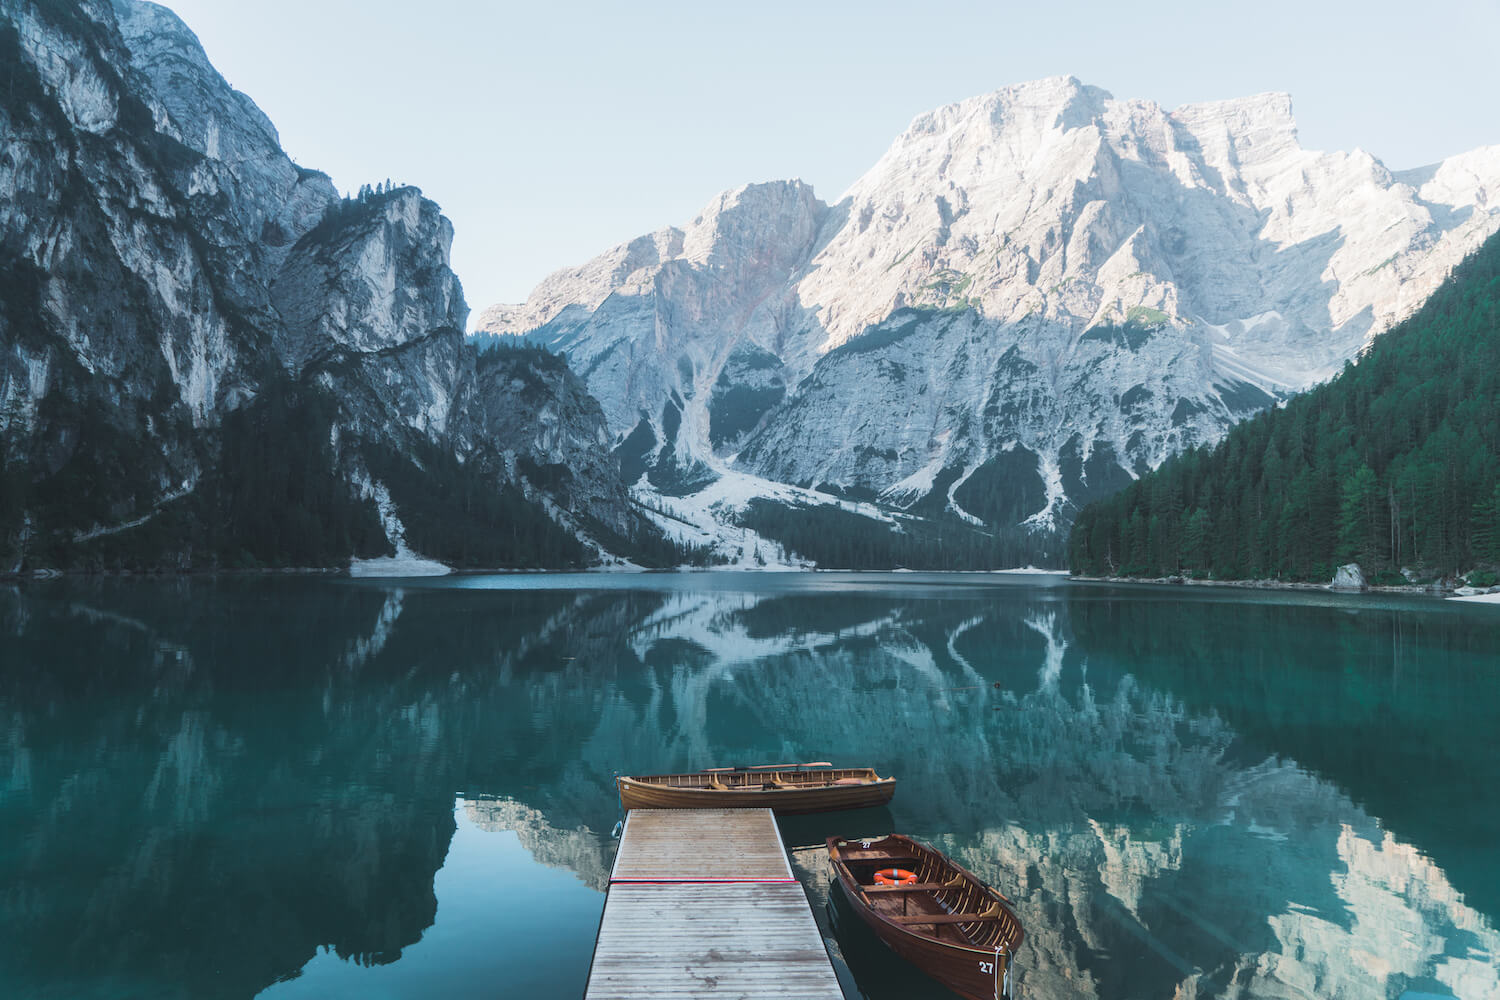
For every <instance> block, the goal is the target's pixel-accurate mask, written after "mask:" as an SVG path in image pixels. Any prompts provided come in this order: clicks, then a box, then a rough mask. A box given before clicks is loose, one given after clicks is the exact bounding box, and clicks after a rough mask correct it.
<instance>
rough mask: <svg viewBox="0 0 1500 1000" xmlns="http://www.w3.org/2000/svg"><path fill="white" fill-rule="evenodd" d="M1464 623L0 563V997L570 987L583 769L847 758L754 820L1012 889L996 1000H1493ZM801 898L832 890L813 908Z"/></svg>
mask: <svg viewBox="0 0 1500 1000" xmlns="http://www.w3.org/2000/svg"><path fill="white" fill-rule="evenodd" d="M1497 719H1500V609H1497V608H1495V607H1493V606H1479V607H1475V606H1472V605H1461V604H1454V603H1451V602H1443V601H1439V600H1435V599H1426V598H1416V597H1412V598H1406V597H1400V598H1393V597H1386V596H1373V595H1365V596H1358V595H1356V596H1339V595H1332V594H1326V593H1279V592H1276V593H1273V592H1259V591H1238V590H1218V589H1208V588H1153V587H1149V586H1137V587H1117V586H1105V585H1090V584H1078V583H1069V582H1066V581H1064V580H1061V579H1058V578H1052V577H1035V576H999V575H962V574H958V575H943V574H857V575H856V574H835V573H813V574H786V575H781V574H741V573H705V574H661V575H657V574H649V575H545V576H522V575H507V576H489V577H459V578H443V579H437V580H420V581H352V580H337V579H324V578H284V579H258V578H255V579H251V578H225V579H186V580H168V581H152V580H120V579H114V580H100V581H88V580H74V579H65V580H52V581H38V582H34V583H26V584H24V585H21V586H16V587H5V588H0V931H3V933H0V995H3V996H5V997H8V998H43V997H46V998H51V997H58V998H63V997H66V998H125V997H130V998H135V997H141V998H145V997H164V998H176V997H183V998H187V997H192V998H200V997H254V996H262V997H265V998H267V1000H289V998H300V997H320V998H321V997H360V998H368V997H376V998H379V997H428V996H455V997H456V996H465V997H481V996H489V997H507V998H528V997H538V998H550V997H579V996H581V995H582V991H583V986H584V982H585V980H586V978H587V975H588V967H589V960H590V956H591V952H592V945H593V939H594V933H595V930H596V929H597V925H598V921H599V916H600V913H601V911H602V908H603V903H604V894H603V893H604V888H605V884H606V881H607V875H608V871H609V866H610V864H611V862H612V860H613V856H614V847H615V843H616V842H615V841H614V840H613V839H612V838H611V830H612V829H613V828H614V826H615V824H616V822H617V821H618V820H619V819H620V814H619V803H618V801H617V799H616V797H615V793H614V785H613V777H612V776H613V774H614V773H615V772H616V771H620V772H623V773H631V772H652V771H663V770H689V769H696V768H699V767H704V766H715V765H733V764H753V763H762V762H767V761H771V760H775V761H811V760H832V761H836V762H838V763H841V764H848V765H863V764H869V765H873V766H874V767H876V768H877V769H879V770H880V771H881V772H882V773H891V774H894V775H896V776H897V778H898V779H899V781H900V784H899V785H898V788H897V791H896V796H895V799H894V801H893V802H892V804H891V805H890V806H889V808H887V809H880V810H868V811H860V812H850V813H831V814H823V815H818V816H811V817H793V818H788V819H785V820H783V822H782V830H783V833H784V835H785V837H786V840H787V843H788V847H789V849H790V854H791V857H792V860H793V866H794V868H795V869H796V870H797V873H798V876H799V878H800V880H801V881H802V884H803V886H804V887H805V888H806V890H807V892H808V895H809V897H810V899H811V901H812V904H813V911H814V913H815V915H816V917H817V919H818V921H819V923H820V926H822V928H823V929H824V932H825V938H826V939H827V942H828V944H829V949H830V953H831V954H832V955H833V957H834V959H835V966H836V968H837V969H838V971H839V974H840V977H841V980H842V981H843V983H844V985H845V990H846V993H847V994H848V996H850V997H860V996H863V997H868V998H870V1000H876V998H898V997H900V998H938V997H947V996H950V994H947V993H945V992H944V991H943V990H942V989H940V988H939V987H937V986H936V985H935V984H933V983H931V981H930V980H927V979H925V978H923V977H922V976H920V975H919V974H917V973H915V972H913V971H912V970H910V969H909V968H907V967H905V966H904V965H903V964H902V963H901V962H899V960H896V959H894V958H893V957H891V956H890V955H889V954H888V953H887V952H885V951H884V949H883V948H882V947H881V946H880V945H879V944H878V943H877V942H874V941H873V940H871V939H870V937H869V935H868V933H867V932H865V931H864V930H863V928H862V927H860V926H859V925H858V924H857V923H855V922H854V921H852V920H851V919H850V918H849V915H848V914H847V912H846V911H845V908H844V905H843V904H842V903H841V902H840V901H839V900H838V899H837V898H835V899H834V900H830V898H829V885H828V877H827V871H826V857H825V853H824V851H823V847H822V841H823V838H824V837H826V836H828V835H830V834H839V835H847V836H869V835H879V834H883V833H887V832H893V831H894V832H901V833H906V834H909V835H911V836H914V837H916V838H918V839H920V840H924V841H927V842H930V843H932V844H934V845H936V846H937V847H939V848H940V849H941V850H943V851H945V852H947V853H948V854H950V855H951V856H952V857H954V858H955V859H956V860H958V861H959V862H960V863H961V864H963V865H965V866H966V867H968V868H969V869H970V870H971V871H973V872H975V873H976V874H978V875H979V876H981V877H982V878H984V879H986V880H987V881H989V882H991V883H992V884H994V885H995V886H996V887H997V888H999V889H1000V890H1001V891H1002V892H1004V893H1005V894H1006V895H1007V896H1009V897H1010V898H1011V899H1012V900H1014V901H1015V904H1016V909H1017V911H1018V913H1019V914H1020V916H1021V918H1022V920H1023V922H1024V925H1025V929H1026V942H1025V944H1024V946H1023V947H1022V949H1021V950H1020V952H1019V954H1018V956H1017V968H1018V972H1019V979H1020V982H1021V984H1022V986H1023V988H1024V995H1025V996H1026V997H1028V998H1052V997H1056V998H1073V997H1097V998H1130V1000H1141V998H1157V997H1160V998H1170V997H1174V996H1180V997H1234V998H1250V997H1266V998H1278V1000H1280V998H1293V997H1339V998H1364V997H1370V998H1390V1000H1395V998H1403V997H1404V998H1407V1000H1417V998H1421V1000H1430V998H1432V997H1450V996H1451V997H1460V998H1463V1000H1485V998H1494V997H1497V996H1500V854H1497V850H1496V848H1497V844H1500V793H1497V791H1496V789H1497V788H1500V735H1497V733H1500V727H1497V723H1496V720H1497ZM834 896H835V897H837V896H838V894H837V892H835V893H834Z"/></svg>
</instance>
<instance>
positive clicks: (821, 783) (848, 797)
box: [615, 761, 896, 813]
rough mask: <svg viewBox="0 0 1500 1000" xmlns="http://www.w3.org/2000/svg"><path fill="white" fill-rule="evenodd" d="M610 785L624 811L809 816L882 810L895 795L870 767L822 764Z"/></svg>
mask: <svg viewBox="0 0 1500 1000" xmlns="http://www.w3.org/2000/svg"><path fill="white" fill-rule="evenodd" d="M615 784H616V785H617V786H619V789H620V804H621V805H622V806H623V807H624V808H625V809H627V810H630V809H723V808H737V807H743V808H747V809H774V810H776V811H777V812H778V813H812V812H824V811H826V810H831V809H865V808H869V807H871V806H883V805H885V804H886V803H887V802H889V801H891V796H892V795H894V794H895V792H896V779H895V778H882V777H881V776H880V775H878V774H876V773H875V770H874V769H873V768H868V767H833V766H832V765H830V764H828V763H826V762H823V761H819V762H817V763H814V764H765V765H760V766H756V767H716V768H710V769H708V770H706V771H695V772H692V773H690V774H643V775H634V776H631V777H625V776H621V777H618V778H616V779H615Z"/></svg>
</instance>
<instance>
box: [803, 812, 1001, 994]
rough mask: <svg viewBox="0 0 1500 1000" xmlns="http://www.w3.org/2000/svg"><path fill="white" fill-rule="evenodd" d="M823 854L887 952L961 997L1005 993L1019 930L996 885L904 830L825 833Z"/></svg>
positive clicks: (861, 916)
mask: <svg viewBox="0 0 1500 1000" xmlns="http://www.w3.org/2000/svg"><path fill="white" fill-rule="evenodd" d="M828 858H829V862H830V864H832V866H833V874H834V878H835V879H836V881H837V882H838V884H839V886H840V888H841V889H842V890H843V893H844V895H845V897H847V898H848V900H849V903H850V905H851V907H852V908H853V909H854V912H855V913H856V914H858V915H859V918H860V919H861V920H863V921H864V922H865V923H866V924H867V925H869V927H870V929H871V930H872V931H874V932H875V935H876V936H877V937H879V938H880V940H881V941H883V942H884V943H885V944H886V945H887V946H889V947H890V949H891V950H892V951H894V952H895V953H896V954H898V955H900V956H901V957H902V958H904V959H906V960H907V961H908V962H911V963H912V964H913V965H915V966H917V968H919V969H921V970H922V971H923V972H925V973H927V975H929V976H931V977H932V978H933V979H936V980H937V981H938V982H940V983H942V984H943V985H944V986H946V987H948V988H949V989H950V990H952V991H953V992H954V993H957V994H958V995H959V996H962V997H967V998H969V1000H1010V998H1011V996H1012V993H1011V962H1012V960H1013V959H1014V957H1015V953H1016V949H1017V948H1018V947H1020V944H1021V938H1022V936H1023V932H1022V930H1021V921H1020V919H1019V918H1018V917H1017V916H1016V914H1015V912H1014V911H1013V910H1012V909H1011V908H1010V902H1009V900H1007V899H1006V898H1005V897H1004V896H1002V895H1001V894H1000V893H999V892H997V891H996V890H994V889H992V888H990V887H989V886H987V885H985V884H984V883H983V882H981V881H980V880H979V879H978V878H976V877H975V876H974V875H973V874H971V873H970V872H969V871H968V870H966V869H964V868H962V867H960V866H959V865H957V864H955V863H953V862H952V861H950V860H948V858H947V857H946V856H944V855H943V854H942V853H941V852H939V851H936V850H934V849H932V848H931V847H927V846H925V845H923V844H919V843H917V842H916V841H914V840H912V839H911V838H909V837H902V836H897V835H892V836H889V837H884V838H879V839H873V840H846V839H844V838H842V837H829V838H828ZM892 869H896V870H898V871H899V873H900V874H899V875H893V874H891V872H892ZM877 872H880V873H882V875H881V876H880V877H879V878H878V879H877V875H876V873H877ZM882 882H883V883H886V884H880V883H882ZM902 883H905V884H902Z"/></svg>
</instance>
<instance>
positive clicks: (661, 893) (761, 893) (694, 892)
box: [584, 809, 843, 1000]
mask: <svg viewBox="0 0 1500 1000" xmlns="http://www.w3.org/2000/svg"><path fill="white" fill-rule="evenodd" d="M637 817H639V818H637ZM633 820H635V831H634V836H633V837H632V821H633ZM772 842H774V844H775V850H774V851H773V850H770V849H769V848H770V844H771V843H772ZM674 847H675V848H676V850H674V849H673V848H674ZM627 854H628V855H629V857H628V858H627V857H626V856H627ZM622 859H625V860H624V861H622ZM671 863H677V864H685V866H686V867H687V868H689V869H690V870H691V869H696V871H690V872H689V873H685V874H683V873H676V874H674V873H672V872H670V871H668V870H666V867H667V866H668V865H669V864H671ZM726 865H729V866H743V867H746V868H751V869H755V868H756V866H759V869H760V873H759V874H746V875H739V874H734V873H732V872H726V871H725V870H724V866H726ZM777 866H779V867H780V868H781V870H782V871H783V872H784V873H785V874H774V875H773V874H771V871H773V870H774V869H775V868H776V867H777ZM653 867H655V868H658V869H660V870H657V871H653V872H652V873H651V874H650V875H645V874H638V873H639V872H641V871H642V870H643V869H648V868H653ZM633 873H636V874H633ZM584 996H585V1000H636V998H645V997H665V996H685V997H704V998H707V997H719V996H735V997H744V998H754V1000H760V998H764V1000H771V998H780V997H787V996H797V997H803V998H809V1000H842V998H843V991H842V989H841V987H840V986H839V983H838V977H837V975H835V973H834V971H833V963H832V962H831V961H830V960H829V958H828V950H827V947H826V946H825V944H824V942H823V936H822V934H821V932H819V930H818V927H817V921H816V920H815V919H814V918H813V913H812V908H811V906H810V905H809V904H808V900H807V894H806V893H805V892H804V891H803V889H802V886H801V884H800V883H799V882H798V881H797V878H796V876H795V875H793V874H792V867H791V858H790V856H789V855H788V854H787V850H786V845H785V844H784V843H783V842H782V839H781V831H780V828H779V827H778V826H777V824H776V820H775V818H774V817H773V816H772V814H771V811H770V810H769V809H764V810H763V809H756V810H753V811H749V810H743V809H736V810H631V811H630V813H629V814H628V815H627V816H626V820H625V827H624V830H623V831H622V832H621V834H620V849H619V852H618V853H617V854H616V855H615V863H614V866H613V867H612V868H611V871H610V881H609V890H608V893H607V895H606V897H605V901H604V912H603V913H602V914H601V915H600V918H599V934H598V938H597V940H596V941H595V944H594V957H593V961H592V963H591V964H590V967H589V978H588V985H587V986H586V987H585V994H584Z"/></svg>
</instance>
